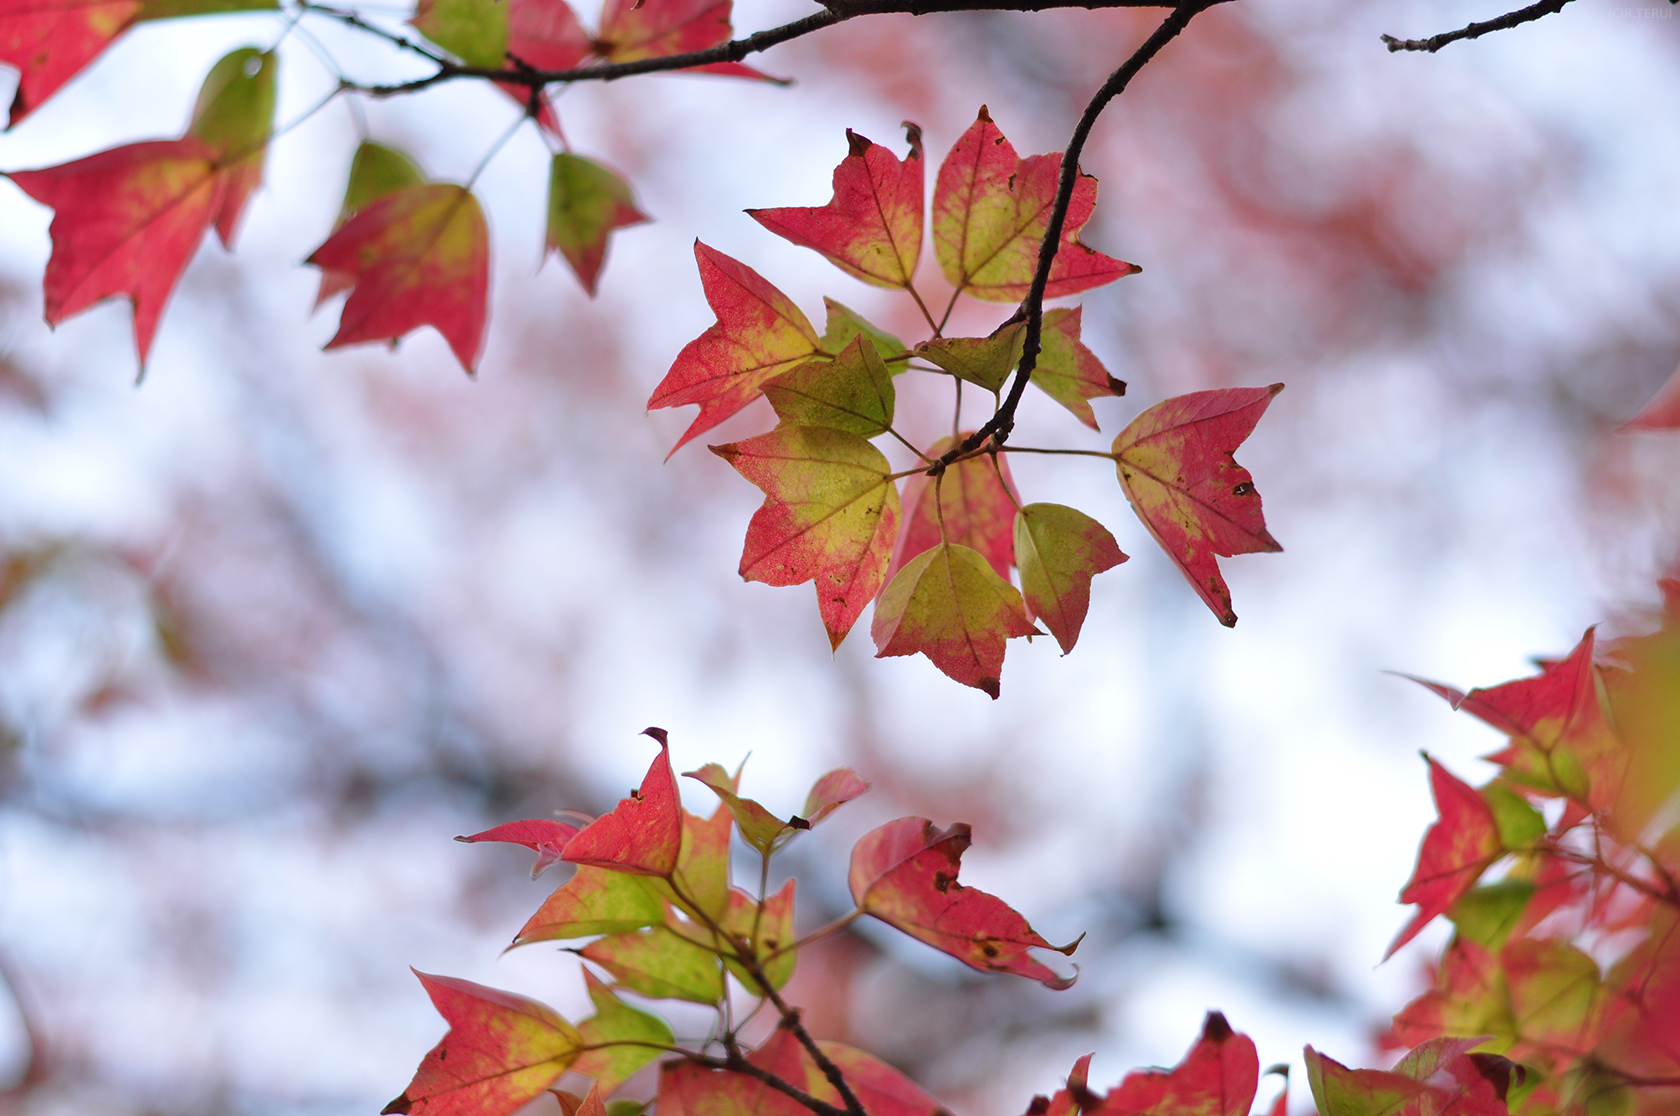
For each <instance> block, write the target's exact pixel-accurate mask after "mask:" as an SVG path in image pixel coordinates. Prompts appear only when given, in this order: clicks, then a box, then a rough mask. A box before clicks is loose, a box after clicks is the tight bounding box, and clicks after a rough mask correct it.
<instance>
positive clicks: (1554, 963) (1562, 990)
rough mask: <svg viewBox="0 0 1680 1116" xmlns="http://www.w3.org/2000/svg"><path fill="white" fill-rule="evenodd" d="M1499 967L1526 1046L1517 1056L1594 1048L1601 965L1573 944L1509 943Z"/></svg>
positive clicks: (1524, 939)
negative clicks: (1537, 1049)
mask: <svg viewBox="0 0 1680 1116" xmlns="http://www.w3.org/2000/svg"><path fill="white" fill-rule="evenodd" d="M1500 961H1501V963H1502V965H1503V968H1504V971H1505V983H1506V986H1507V987H1508V988H1509V989H1510V995H1511V1018H1512V1021H1513V1022H1514V1023H1515V1024H1516V1033H1517V1035H1518V1036H1520V1038H1521V1041H1522V1044H1523V1045H1522V1046H1520V1047H1517V1048H1515V1049H1514V1050H1513V1053H1514V1054H1515V1055H1516V1056H1519V1057H1521V1056H1523V1054H1524V1053H1525V1052H1528V1051H1532V1050H1533V1048H1539V1051H1544V1052H1546V1053H1548V1054H1551V1055H1552V1056H1556V1054H1557V1053H1558V1052H1560V1051H1569V1052H1573V1053H1575V1054H1577V1055H1580V1054H1585V1053H1587V1052H1588V1051H1590V1050H1591V1049H1592V1048H1593V1046H1594V1045H1595V1044H1596V1042H1597V1025H1598V1023H1599V1021H1600V1018H1599V1017H1600V1012H1599V1011H1598V1010H1597V1009H1598V1008H1599V1000H1600V986H1601V980H1600V977H1599V971H1598V963H1597V962H1596V961H1594V960H1593V959H1592V958H1591V957H1589V956H1588V955H1587V954H1585V953H1583V952H1582V951H1581V950H1579V949H1576V948H1575V947H1574V946H1572V945H1570V944H1569V943H1568V942H1560V941H1553V940H1549V939H1545V938H1530V937H1520V938H1513V939H1512V940H1511V941H1510V942H1508V943H1506V945H1505V948H1504V949H1503V950H1502V951H1501V953H1500Z"/></svg>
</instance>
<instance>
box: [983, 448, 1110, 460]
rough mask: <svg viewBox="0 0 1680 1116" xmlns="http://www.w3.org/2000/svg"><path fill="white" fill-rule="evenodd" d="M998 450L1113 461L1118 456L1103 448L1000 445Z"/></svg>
mask: <svg viewBox="0 0 1680 1116" xmlns="http://www.w3.org/2000/svg"><path fill="white" fill-rule="evenodd" d="M998 452H999V453H1055V454H1065V455H1067V456H1071V457H1101V458H1103V459H1104V460H1107V461H1113V460H1115V459H1116V457H1117V456H1118V455H1116V454H1114V453H1108V452H1105V451H1103V450H1082V449H1044V448H1043V447H1041V446H999V447H998Z"/></svg>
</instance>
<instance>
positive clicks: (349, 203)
mask: <svg viewBox="0 0 1680 1116" xmlns="http://www.w3.org/2000/svg"><path fill="white" fill-rule="evenodd" d="M425 184H426V176H425V175H424V174H422V173H421V171H420V168H419V167H418V166H416V165H415V164H414V160H412V159H410V158H409V157H408V156H407V155H404V154H403V153H402V152H401V151H398V150H397V149H396V148H394V147H386V146H385V145H384V144H381V143H374V142H372V141H371V140H368V141H364V142H363V143H362V144H361V146H359V147H357V148H356V154H355V156H354V157H353V158H352V159H351V160H350V181H349V182H348V183H346V184H345V187H344V202H343V204H342V205H340V206H339V210H338V219H337V220H336V221H334V222H333V231H334V232H337V231H338V230H339V229H342V228H343V227H344V224H345V222H346V221H348V220H350V218H352V217H354V216H355V215H356V214H358V213H360V212H361V211H362V210H364V209H366V208H367V207H368V206H370V205H372V204H373V203H374V202H377V201H381V200H383V199H385V198H388V197H390V196H391V195H392V194H396V193H400V192H402V191H403V190H406V189H408V188H410V187H412V186H424V185H425ZM355 285H356V274H355V272H350V271H334V270H332V269H330V268H326V267H323V268H321V289H320V290H319V291H318V292H317V293H316V295H315V305H316V307H317V308H319V307H320V305H321V303H323V302H325V301H327V299H329V298H331V297H332V296H333V295H335V294H338V293H339V292H340V291H347V290H349V289H350V288H351V287H353V286H355Z"/></svg>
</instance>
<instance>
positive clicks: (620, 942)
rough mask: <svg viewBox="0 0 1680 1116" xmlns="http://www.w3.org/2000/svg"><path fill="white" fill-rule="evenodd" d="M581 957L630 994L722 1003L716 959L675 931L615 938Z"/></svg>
mask: <svg viewBox="0 0 1680 1116" xmlns="http://www.w3.org/2000/svg"><path fill="white" fill-rule="evenodd" d="M578 952H579V954H580V955H581V956H583V957H584V958H587V959H588V960H590V961H593V962H595V963H596V964H597V965H600V966H601V967H602V968H604V969H606V970H607V971H608V972H609V973H611V974H612V975H613V979H615V980H617V981H618V983H619V984H621V985H623V986H624V987H625V988H628V989H629V990H630V991H632V992H640V993H641V994H642V995H644V996H651V997H653V998H654V999H656V1000H688V1001H690V1002H692V1003H697V1004H715V1003H717V1002H718V1001H719V1000H720V999H722V998H723V970H722V969H721V968H719V967H718V959H717V955H716V954H715V953H713V952H711V950H709V949H707V948H706V947H705V946H702V945H700V944H698V943H696V942H694V941H691V940H690V939H689V938H688V937H686V936H685V935H683V934H682V933H679V932H678V931H677V930H676V929H674V928H672V927H670V926H664V925H660V926H655V927H652V928H651V929H647V930H627V931H625V932H624V933H621V934H611V935H608V936H607V937H605V938H600V939H598V940H596V941H593V942H590V943H589V944H588V945H586V946H584V947H583V949H581V950H579V951H578Z"/></svg>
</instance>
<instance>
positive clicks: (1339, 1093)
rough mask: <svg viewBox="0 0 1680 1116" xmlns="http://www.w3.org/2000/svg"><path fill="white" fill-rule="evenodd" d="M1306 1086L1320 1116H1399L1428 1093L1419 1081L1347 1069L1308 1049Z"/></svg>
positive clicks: (1370, 1070)
mask: <svg viewBox="0 0 1680 1116" xmlns="http://www.w3.org/2000/svg"><path fill="white" fill-rule="evenodd" d="M1305 1058H1306V1063H1307V1083H1308V1084H1309V1085H1311V1086H1312V1095H1313V1100H1314V1101H1315V1102H1317V1104H1318V1111H1319V1116H1399V1114H1401V1113H1405V1112H1409V1111H1413V1110H1414V1107H1415V1106H1414V1102H1415V1101H1416V1100H1417V1098H1419V1097H1421V1096H1423V1095H1424V1094H1425V1093H1427V1092H1428V1087H1427V1086H1425V1085H1424V1084H1423V1082H1421V1081H1416V1080H1413V1079H1412V1078H1410V1077H1406V1076H1404V1075H1403V1074H1398V1073H1390V1072H1389V1071H1387V1070H1372V1069H1349V1068H1348V1067H1347V1066H1344V1065H1342V1063H1340V1062H1338V1061H1336V1060H1335V1059H1334V1058H1327V1057H1325V1056H1324V1055H1323V1054H1320V1053H1319V1052H1318V1051H1316V1050H1314V1049H1313V1048H1312V1047H1310V1046H1309V1047H1307V1049H1306V1051H1305Z"/></svg>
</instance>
